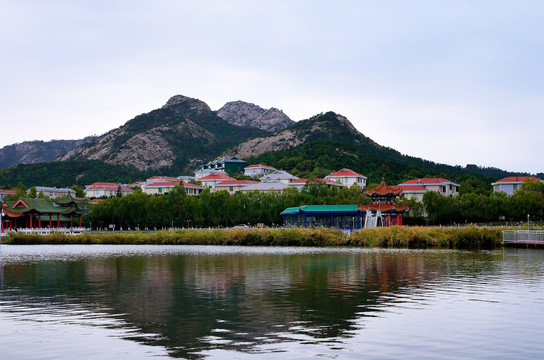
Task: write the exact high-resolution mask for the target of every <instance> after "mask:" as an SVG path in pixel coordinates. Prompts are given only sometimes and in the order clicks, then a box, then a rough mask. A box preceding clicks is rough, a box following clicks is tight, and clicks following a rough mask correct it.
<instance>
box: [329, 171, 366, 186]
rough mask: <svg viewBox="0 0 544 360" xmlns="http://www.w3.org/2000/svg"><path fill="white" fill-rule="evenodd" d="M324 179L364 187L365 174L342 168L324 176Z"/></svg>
mask: <svg viewBox="0 0 544 360" xmlns="http://www.w3.org/2000/svg"><path fill="white" fill-rule="evenodd" d="M325 180H332V181H336V182H337V183H340V184H342V185H344V186H352V185H353V184H356V185H357V186H358V187H360V188H361V189H363V190H364V189H366V176H364V175H361V174H359V173H356V172H355V171H353V170H350V169H342V170H339V171H337V172H334V173H332V174H329V175H327V176H325Z"/></svg>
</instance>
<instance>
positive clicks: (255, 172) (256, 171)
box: [244, 164, 276, 178]
mask: <svg viewBox="0 0 544 360" xmlns="http://www.w3.org/2000/svg"><path fill="white" fill-rule="evenodd" d="M274 171H276V169H275V168H273V167H272V166H268V165H261V164H257V165H249V166H247V167H245V168H244V175H245V176H250V177H252V178H260V177H262V176H265V175H268V174H270V173H272V172H274Z"/></svg>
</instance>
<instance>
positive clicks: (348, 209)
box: [280, 205, 360, 215]
mask: <svg viewBox="0 0 544 360" xmlns="http://www.w3.org/2000/svg"><path fill="white" fill-rule="evenodd" d="M358 212H360V211H359V207H358V206H357V205H303V206H299V207H292V208H287V209H285V210H284V211H282V212H281V213H280V215H296V214H330V213H335V214H355V213H358Z"/></svg>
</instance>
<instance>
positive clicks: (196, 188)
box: [0, 157, 544, 230]
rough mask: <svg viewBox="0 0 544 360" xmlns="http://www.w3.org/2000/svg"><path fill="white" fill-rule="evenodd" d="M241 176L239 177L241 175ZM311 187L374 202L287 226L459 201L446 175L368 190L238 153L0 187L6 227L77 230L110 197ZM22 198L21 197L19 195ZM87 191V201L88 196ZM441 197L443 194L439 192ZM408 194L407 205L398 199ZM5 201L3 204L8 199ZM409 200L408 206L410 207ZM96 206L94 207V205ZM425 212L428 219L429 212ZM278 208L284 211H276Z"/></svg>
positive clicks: (293, 218)
mask: <svg viewBox="0 0 544 360" xmlns="http://www.w3.org/2000/svg"><path fill="white" fill-rule="evenodd" d="M234 176H235V177H237V178H235V177H234ZM527 180H533V181H537V182H540V183H544V181H543V180H541V179H539V178H536V177H534V176H517V177H507V178H504V179H501V180H499V181H497V182H495V183H493V184H492V186H493V191H494V193H503V194H506V195H513V194H515V193H516V190H518V189H519V188H520V187H521V186H522V184H523V183H524V182H525V181H527ZM309 184H318V185H320V186H321V187H325V188H337V189H340V188H343V187H347V188H350V189H357V188H358V189H360V190H359V191H360V192H362V194H364V195H367V197H368V198H370V203H369V204H366V205H364V204H353V205H327V204H319V200H317V201H318V203H315V204H306V205H302V206H297V207H290V208H286V209H285V210H283V211H281V210H280V211H281V214H280V215H281V216H282V218H283V223H284V225H285V226H301V227H308V226H311V227H316V226H325V227H334V228H340V229H348V230H353V229H361V228H364V227H375V226H392V225H403V215H404V214H405V213H406V212H407V211H408V210H409V207H408V206H407V201H408V202H410V201H411V203H410V204H412V205H414V206H415V205H416V204H417V203H422V202H423V200H424V196H425V194H427V193H430V192H432V193H436V194H439V195H441V196H439V198H440V197H441V198H456V197H457V196H458V195H459V187H460V185H459V184H456V183H455V182H453V181H450V180H447V179H443V178H417V179H411V180H408V181H405V182H403V183H400V184H397V185H388V184H386V183H385V181H384V180H383V179H382V182H381V183H380V184H379V185H378V186H376V187H374V188H372V189H368V188H367V177H366V176H364V175H362V174H359V173H357V172H355V171H353V170H351V169H347V168H344V169H340V170H338V171H336V172H333V173H330V174H329V175H327V176H325V177H324V178H318V179H300V178H298V177H296V176H293V175H292V174H289V173H288V172H285V171H282V170H279V169H275V168H274V167H271V166H267V165H263V164H249V163H247V162H246V161H244V160H241V159H238V158H236V157H228V158H221V159H218V160H214V161H212V162H209V163H207V164H204V165H202V166H201V167H200V168H199V169H198V170H196V171H195V173H194V176H178V177H168V176H153V177H150V178H148V179H146V180H145V181H142V182H135V183H131V184H116V183H107V182H95V183H92V184H89V185H87V186H85V189H81V188H80V190H82V192H81V191H80V193H79V194H78V193H77V192H76V190H74V189H73V188H70V189H69V188H55V187H46V186H36V187H33V188H31V189H29V190H27V194H26V195H25V196H20V194H17V191H16V190H0V199H2V200H3V205H2V217H3V219H2V222H1V224H2V229H4V230H5V229H8V230H12V229H13V228H16V229H17V228H23V229H27V228H35V227H37V228H40V229H41V228H42V227H43V228H44V229H49V230H51V229H57V230H58V229H61V228H63V229H67V228H70V229H73V227H74V225H76V227H78V228H80V227H81V219H82V217H83V216H84V215H85V214H86V213H88V212H89V211H90V210H91V209H92V204H97V203H100V202H101V201H103V200H104V199H106V198H111V197H124V196H126V195H129V194H133V193H134V192H136V191H141V193H144V194H149V195H161V194H168V193H170V192H172V191H173V190H174V189H180V188H183V189H184V192H185V194H186V195H189V196H195V197H196V196H199V195H200V194H201V193H202V192H203V191H204V190H205V189H206V188H208V189H209V191H210V192H211V193H218V192H228V194H231V195H234V194H237V193H242V194H243V193H253V192H257V193H264V194H281V193H283V192H284V191H285V190H287V189H296V190H298V191H299V192H300V191H302V190H303V189H304V188H305V187H306V186H307V185H309ZM17 195H19V196H17ZM83 195H84V198H83ZM437 196H438V195H437ZM399 199H403V202H402V203H398V200H399ZM4 200H5V201H4ZM412 205H410V206H412ZM89 206H91V207H89ZM428 208H429V207H428V206H427V209H426V210H424V211H423V214H422V215H423V216H427V215H428V213H426V212H425V211H428ZM278 213H279V211H278Z"/></svg>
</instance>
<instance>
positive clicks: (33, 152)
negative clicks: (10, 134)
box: [0, 137, 95, 169]
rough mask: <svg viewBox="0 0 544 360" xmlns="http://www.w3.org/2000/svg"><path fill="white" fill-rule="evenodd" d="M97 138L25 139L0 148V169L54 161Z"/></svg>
mask: <svg viewBox="0 0 544 360" xmlns="http://www.w3.org/2000/svg"><path fill="white" fill-rule="evenodd" d="M93 139H95V137H86V138H85V139H81V140H51V141H25V142H22V143H18V144H13V145H8V146H4V147H3V148H1V149H0V169H5V168H8V167H12V166H16V165H19V164H37V163H41V162H47V161H53V160H55V159H56V158H57V157H59V156H62V155H64V154H66V153H67V152H69V151H70V150H72V149H74V148H76V147H78V146H80V145H82V144H85V143H87V142H88V141H91V140H93Z"/></svg>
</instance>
